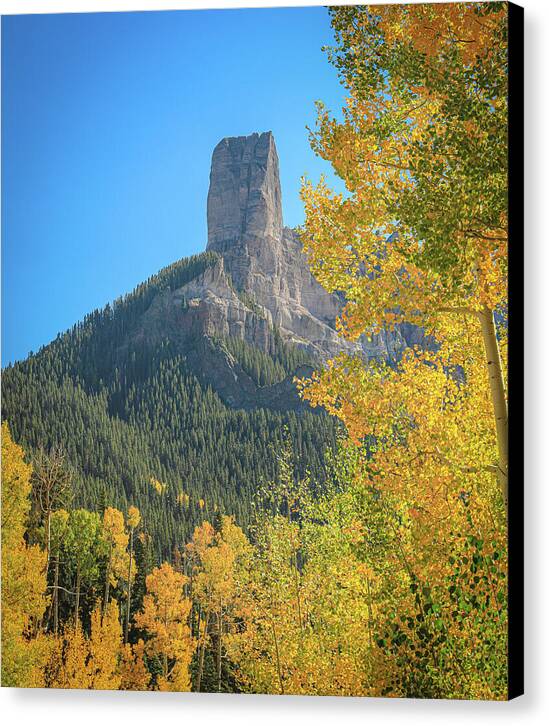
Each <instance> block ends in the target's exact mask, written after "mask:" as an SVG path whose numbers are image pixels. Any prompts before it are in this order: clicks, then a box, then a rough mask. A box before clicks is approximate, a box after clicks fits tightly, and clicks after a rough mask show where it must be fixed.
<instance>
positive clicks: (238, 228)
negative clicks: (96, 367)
mask: <svg viewBox="0 0 549 726" xmlns="http://www.w3.org/2000/svg"><path fill="white" fill-rule="evenodd" d="M207 218H208V244H207V250H208V251H212V252H215V253H216V254H217V255H218V259H217V261H216V262H215V264H213V265H212V266H210V267H209V268H208V269H206V270H205V272H203V273H202V274H201V275H199V276H198V277H196V278H195V279H193V280H192V281H191V282H189V283H187V284H186V285H184V286H183V287H181V288H179V289H177V290H173V291H170V292H169V293H167V294H166V295H163V296H160V297H159V298H157V299H156V300H155V301H154V303H153V305H151V307H150V309H149V311H148V312H147V314H146V319H145V321H144V327H145V329H147V328H148V329H149V330H154V331H157V332H159V333H160V334H163V335H165V334H166V333H167V334H169V335H170V337H171V338H175V339H178V338H180V339H181V340H185V339H189V337H192V338H193V339H194V340H197V339H200V338H201V337H204V336H206V337H207V338H210V339H211V338H223V337H237V338H241V339H242V340H245V341H246V342H248V343H250V344H252V345H254V346H256V347H259V348H261V349H262V350H263V351H265V352H267V353H269V352H272V350H273V346H274V331H275V329H276V331H277V332H278V334H279V335H280V336H281V337H282V339H283V340H284V341H286V342H288V343H291V344H294V345H297V346H299V347H301V348H303V349H304V350H305V351H306V352H307V353H309V354H310V355H311V357H312V358H314V359H316V360H318V361H325V360H327V359H328V358H330V357H333V356H334V355H336V354H337V353H339V352H341V351H348V352H355V353H360V354H362V355H364V356H365V357H368V358H372V357H376V358H377V357H385V358H389V359H393V358H395V357H398V355H399V354H400V353H401V352H402V350H403V349H404V348H405V347H406V346H407V345H409V344H410V343H412V342H417V339H418V337H419V336H418V332H417V331H416V330H414V329H412V328H402V329H400V330H399V331H397V332H396V333H393V334H381V335H378V336H375V337H374V339H373V340H367V339H366V338H365V337H363V338H361V339H360V340H359V341H358V342H356V343H350V342H348V341H345V340H343V339H342V338H341V337H340V336H338V334H337V333H336V330H335V320H336V317H337V316H338V315H339V314H340V313H341V310H342V308H343V301H342V299H341V298H340V297H339V296H338V295H336V294H328V293H327V292H326V291H325V290H324V289H323V288H322V287H321V286H320V285H319V284H318V283H317V282H316V280H315V279H314V278H313V276H312V275H311V273H310V271H309V268H308V265H307V261H306V259H305V256H304V254H303V252H302V248H301V243H300V241H299V238H298V235H297V234H296V232H295V231H294V230H292V229H289V228H288V227H284V226H283V220H282V195H281V189H280V178H279V162H278V154H277V151H276V146H275V142H274V138H273V135H272V133H271V132H270V131H269V132H266V133H262V134H257V133H254V134H252V135H251V136H239V137H236V138H226V139H223V140H222V141H220V143H219V144H218V145H217V146H216V147H215V149H214V152H213V156H212V165H211V173H210V188H209V193H208V204H207ZM147 321H148V322H147ZM189 355H190V358H189V360H192V361H194V363H195V364H196V365H195V366H194V367H195V369H196V370H197V371H200V369H201V362H200V356H201V355H202V356H203V357H204V356H206V357H207V358H208V360H209V361H210V363H211V365H212V366H213V367H214V369H215V370H216V371H217V382H215V381H214V386H215V387H216V388H219V389H220V391H221V389H223V392H224V397H225V399H226V400H227V401H228V402H230V403H231V404H232V405H236V406H244V407H247V406H248V405H253V404H254V402H255V405H261V403H260V399H261V400H263V398H265V402H267V401H271V402H272V401H275V400H276V401H278V403H279V404H280V406H282V407H284V406H283V404H282V403H280V402H281V401H283V399H284V396H283V395H281V391H285V390H286V389H287V387H288V386H287V385H286V388H284V386H282V387H281V388H280V390H279V391H277V392H273V395H272V396H270V394H267V393H266V392H261V393H260V392H259V391H258V390H257V388H256V387H253V386H252V387H251V386H250V384H249V381H247V380H246V378H245V376H244V375H243V373H242V371H239V370H237V368H236V367H235V366H233V365H232V364H231V360H230V356H229V357H227V356H224V354H222V353H221V354H220V353H219V352H218V353H216V354H215V355H214V353H213V352H212V350H211V348H210V347H208V346H206V347H205V348H204V349H202V348H200V353H199V351H198V350H197V349H194V350H193V351H192V352H191V353H190V354H189ZM203 367H204V366H203V364H202V368H203ZM277 405H278V404H277Z"/></svg>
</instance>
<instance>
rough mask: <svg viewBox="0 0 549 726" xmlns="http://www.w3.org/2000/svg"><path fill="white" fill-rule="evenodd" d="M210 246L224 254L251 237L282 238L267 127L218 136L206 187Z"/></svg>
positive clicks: (273, 151)
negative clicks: (248, 133) (260, 129)
mask: <svg viewBox="0 0 549 726" xmlns="http://www.w3.org/2000/svg"><path fill="white" fill-rule="evenodd" d="M207 213H208V247H207V249H208V250H213V251H215V252H220V253H224V252H226V251H227V249H228V248H230V247H232V246H234V245H235V244H238V243H242V242H245V241H246V240H249V239H254V238H262V239H267V240H268V239H271V240H276V241H278V240H280V239H281V237H282V199H281V190H280V177H279V170H278V154H277V151H276V144H275V141H274V136H273V134H272V132H271V131H266V132H264V133H261V134H259V133H257V132H256V133H253V134H251V135H250V136H234V137H227V138H224V139H222V140H221V141H220V142H219V143H218V144H217V146H216V147H215V149H214V152H213V155H212V164H211V170H210V189H209V192H208V212H207Z"/></svg>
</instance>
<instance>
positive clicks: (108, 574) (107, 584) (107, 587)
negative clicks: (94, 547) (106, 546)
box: [101, 544, 112, 619]
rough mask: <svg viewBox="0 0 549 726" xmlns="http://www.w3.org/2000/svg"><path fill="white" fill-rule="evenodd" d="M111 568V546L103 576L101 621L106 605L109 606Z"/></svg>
mask: <svg viewBox="0 0 549 726" xmlns="http://www.w3.org/2000/svg"><path fill="white" fill-rule="evenodd" d="M111 567H112V544H111V548H110V551H109V559H108V561H107V572H106V575H105V595H104V597H103V610H102V612H101V619H103V618H104V617H105V612H106V610H107V605H108V604H109V593H110V589H111Z"/></svg>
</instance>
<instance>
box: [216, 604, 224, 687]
mask: <svg viewBox="0 0 549 726" xmlns="http://www.w3.org/2000/svg"><path fill="white" fill-rule="evenodd" d="M221 608H222V605H221V603H219V612H218V614H217V692H218V693H221V639H222V637H223V616H222V614H221Z"/></svg>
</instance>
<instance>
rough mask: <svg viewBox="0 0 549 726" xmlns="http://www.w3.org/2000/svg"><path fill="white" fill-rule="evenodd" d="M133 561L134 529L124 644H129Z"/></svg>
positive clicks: (131, 541)
mask: <svg viewBox="0 0 549 726" xmlns="http://www.w3.org/2000/svg"><path fill="white" fill-rule="evenodd" d="M132 559H133V527H132V529H131V530H130V561H129V563H128V601H127V602H126V622H125V623H124V643H127V642H128V631H129V629H130V603H131V598H132Z"/></svg>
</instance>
